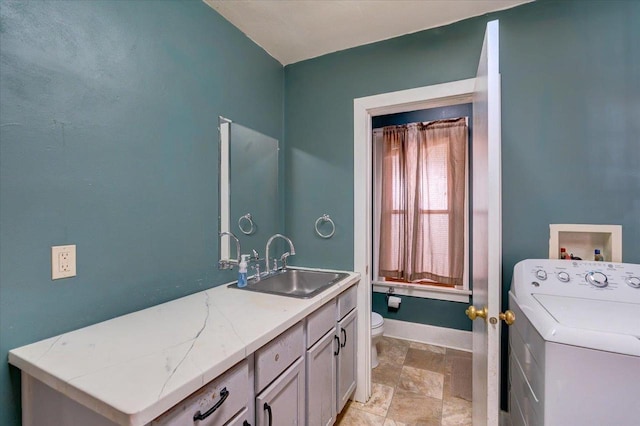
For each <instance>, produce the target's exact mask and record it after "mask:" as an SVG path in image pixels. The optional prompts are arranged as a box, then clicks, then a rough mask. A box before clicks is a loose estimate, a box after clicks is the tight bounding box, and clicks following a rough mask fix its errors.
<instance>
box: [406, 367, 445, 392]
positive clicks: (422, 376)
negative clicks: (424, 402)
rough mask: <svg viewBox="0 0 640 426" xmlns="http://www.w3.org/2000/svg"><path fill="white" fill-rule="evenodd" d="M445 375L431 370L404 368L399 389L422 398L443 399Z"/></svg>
mask: <svg viewBox="0 0 640 426" xmlns="http://www.w3.org/2000/svg"><path fill="white" fill-rule="evenodd" d="M443 385H444V375H443V374H440V373H436V372H433V371H429V370H422V369H419V368H413V367H407V366H404V367H402V374H401V375H400V381H399V382H398V389H400V390H402V391H407V392H412V393H415V394H418V395H422V396H429V397H431V398H436V399H442V390H443Z"/></svg>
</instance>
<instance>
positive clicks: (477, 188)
mask: <svg viewBox="0 0 640 426" xmlns="http://www.w3.org/2000/svg"><path fill="white" fill-rule="evenodd" d="M498 47H499V46H498V21H491V22H489V23H488V24H487V30H486V32H485V36H484V43H483V45H482V53H481V54H480V62H479V64H478V72H477V75H476V83H475V89H474V96H473V126H474V129H473V148H472V151H473V162H472V164H473V183H472V185H473V269H472V279H473V281H472V282H473V306H474V307H475V309H476V313H477V317H478V318H477V319H476V320H475V321H473V424H474V426H485V425H488V426H494V425H497V424H498V417H499V413H500V321H498V318H499V313H500V307H501V305H500V295H501V293H500V292H501V289H502V286H501V274H502V246H501V245H502V225H501V224H502V218H501V184H500V175H501V172H500V171H501V165H500V72H499V68H498V65H499V61H498ZM467 312H468V313H469V311H467ZM473 314H474V312H471V315H470V318H472V317H473V316H474V315H473Z"/></svg>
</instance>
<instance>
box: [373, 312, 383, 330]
mask: <svg viewBox="0 0 640 426" xmlns="http://www.w3.org/2000/svg"><path fill="white" fill-rule="evenodd" d="M383 323H384V319H382V315H380V314H379V313H377V312H371V328H378V327H381V326H382V324H383Z"/></svg>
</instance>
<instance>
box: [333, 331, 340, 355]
mask: <svg viewBox="0 0 640 426" xmlns="http://www.w3.org/2000/svg"><path fill="white" fill-rule="evenodd" d="M333 338H334V339H336V340H337V341H338V349H337V350H336V352H334V353H333V355H334V356H338V355H340V338H339V337H338V336H333Z"/></svg>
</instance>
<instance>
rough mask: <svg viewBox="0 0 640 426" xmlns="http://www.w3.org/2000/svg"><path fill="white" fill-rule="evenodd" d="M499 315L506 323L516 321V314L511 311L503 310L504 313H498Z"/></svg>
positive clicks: (509, 323)
mask: <svg viewBox="0 0 640 426" xmlns="http://www.w3.org/2000/svg"><path fill="white" fill-rule="evenodd" d="M499 316H500V319H501V320H502V321H504V322H505V323H506V324H507V325H511V324H513V323H514V322H516V314H514V313H513V311H505V312H504V313H500V315H499Z"/></svg>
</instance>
